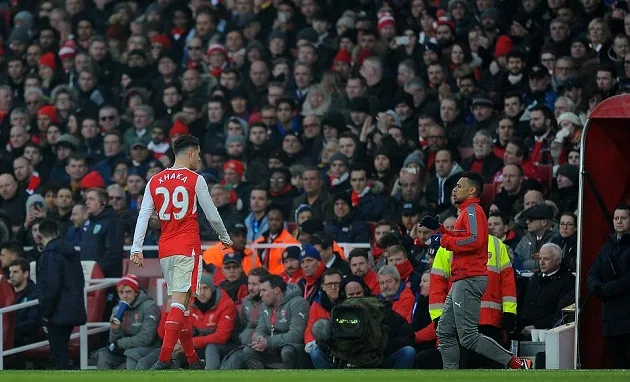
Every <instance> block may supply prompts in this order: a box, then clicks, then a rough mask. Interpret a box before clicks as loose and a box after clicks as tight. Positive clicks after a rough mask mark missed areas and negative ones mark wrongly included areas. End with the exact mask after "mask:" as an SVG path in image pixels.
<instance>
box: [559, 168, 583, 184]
mask: <svg viewBox="0 0 630 382" xmlns="http://www.w3.org/2000/svg"><path fill="white" fill-rule="evenodd" d="M558 175H562V176H566V177H567V178H569V180H571V182H572V183H573V185H574V186H577V185H578V184H579V182H580V170H579V168H578V166H576V165H573V164H564V165H562V166H560V167H559V168H558Z"/></svg>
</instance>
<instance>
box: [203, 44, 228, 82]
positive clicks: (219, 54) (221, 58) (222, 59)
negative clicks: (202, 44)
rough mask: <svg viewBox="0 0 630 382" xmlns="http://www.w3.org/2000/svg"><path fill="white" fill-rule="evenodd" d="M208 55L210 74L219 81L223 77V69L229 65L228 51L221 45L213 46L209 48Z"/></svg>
mask: <svg viewBox="0 0 630 382" xmlns="http://www.w3.org/2000/svg"><path fill="white" fill-rule="evenodd" d="M206 55H207V56H208V67H209V70H210V74H211V75H212V76H213V77H214V78H217V79H218V78H219V77H221V72H222V71H223V69H225V68H226V67H227V65H228V60H227V50H226V49H225V47H224V46H223V45H221V44H212V45H210V47H208V51H207V52H206Z"/></svg>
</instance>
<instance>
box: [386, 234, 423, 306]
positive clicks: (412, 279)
mask: <svg viewBox="0 0 630 382" xmlns="http://www.w3.org/2000/svg"><path fill="white" fill-rule="evenodd" d="M387 264H389V265H393V266H394V267H396V270H398V273H399V275H400V281H401V283H403V284H405V287H406V288H407V289H409V290H411V292H412V293H413V295H414V296H417V295H418V294H419V293H420V281H421V278H422V274H421V273H419V272H417V271H415V270H414V269H413V266H412V265H411V263H410V262H409V260H408V259H407V250H406V249H405V247H403V246H401V245H395V246H393V247H390V248H389V249H388V250H387Z"/></svg>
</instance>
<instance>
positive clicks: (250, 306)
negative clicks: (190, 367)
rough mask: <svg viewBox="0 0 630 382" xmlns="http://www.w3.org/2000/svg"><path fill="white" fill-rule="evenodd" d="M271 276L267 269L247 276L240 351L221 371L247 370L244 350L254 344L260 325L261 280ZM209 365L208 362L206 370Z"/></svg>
mask: <svg viewBox="0 0 630 382" xmlns="http://www.w3.org/2000/svg"><path fill="white" fill-rule="evenodd" d="M268 276H269V272H267V270H266V269H265V268H262V267H259V268H254V269H252V271H251V272H250V273H249V275H248V276H247V296H245V298H244V299H243V304H242V305H241V309H239V310H238V312H239V321H240V324H241V326H242V331H241V333H240V334H239V335H238V343H239V344H240V345H241V347H240V348H239V349H236V350H235V351H233V352H231V353H230V355H229V356H228V357H227V358H225V359H224V360H223V362H222V363H221V370H234V369H245V368H246V365H245V361H246V358H245V357H244V355H243V354H244V353H243V349H244V346H247V345H249V344H251V343H252V340H253V337H254V331H255V330H256V326H257V325H258V316H259V314H260V312H261V308H262V306H261V303H262V301H261V298H260V283H261V280H262V279H263V278H265V277H268ZM207 367H208V363H207V361H206V368H207Z"/></svg>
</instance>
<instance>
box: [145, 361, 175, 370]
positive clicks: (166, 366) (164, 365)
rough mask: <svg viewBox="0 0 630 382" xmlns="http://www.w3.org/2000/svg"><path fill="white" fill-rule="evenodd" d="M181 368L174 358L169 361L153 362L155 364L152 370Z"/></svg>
mask: <svg viewBox="0 0 630 382" xmlns="http://www.w3.org/2000/svg"><path fill="white" fill-rule="evenodd" d="M179 369H180V368H179V367H177V366H175V364H174V363H173V360H170V361H169V362H162V361H160V360H157V362H156V363H154V364H153V366H151V370H179Z"/></svg>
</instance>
